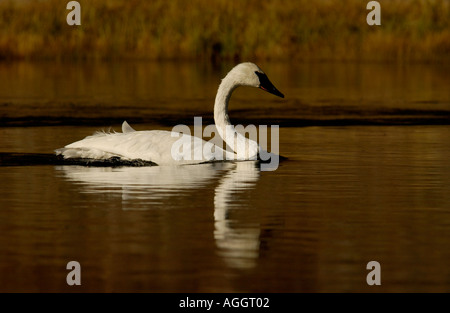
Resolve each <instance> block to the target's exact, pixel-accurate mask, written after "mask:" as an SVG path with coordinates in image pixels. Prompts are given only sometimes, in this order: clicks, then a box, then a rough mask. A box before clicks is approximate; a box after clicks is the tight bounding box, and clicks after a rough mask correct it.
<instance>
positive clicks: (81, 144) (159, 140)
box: [55, 62, 284, 165]
mask: <svg viewBox="0 0 450 313" xmlns="http://www.w3.org/2000/svg"><path fill="white" fill-rule="evenodd" d="M239 86H251V87H256V88H261V89H262V90H265V91H267V92H269V93H272V94H274V95H276V96H279V97H282V98H284V95H283V94H282V93H281V92H280V91H278V90H277V89H276V88H275V86H274V85H273V84H272V83H271V82H270V80H269V79H268V78H267V76H266V74H264V72H263V71H262V70H261V69H260V68H259V67H258V66H257V65H255V64H253V63H250V62H246V63H241V64H238V65H237V66H235V67H234V68H233V69H232V70H231V71H230V72H229V73H228V74H227V75H226V77H225V78H224V79H223V80H222V82H221V84H220V86H219V90H218V92H217V95H216V100H215V104H214V121H215V124H216V127H217V131H218V133H219V135H220V136H221V137H222V139H223V140H224V141H225V142H226V144H227V145H228V146H229V147H231V148H232V149H233V150H234V153H233V152H230V151H226V150H224V149H222V148H220V147H218V146H214V145H213V144H212V143H210V142H206V141H204V140H202V139H199V138H196V137H193V136H190V135H187V134H182V135H180V133H174V132H170V131H162V130H151V131H135V130H134V129H133V128H132V127H131V126H130V125H128V123H127V122H126V121H125V122H124V123H123V125H122V133H96V134H94V135H92V136H88V137H86V138H84V139H82V140H80V141H77V142H74V143H71V144H69V145H67V146H65V147H64V148H61V149H57V150H55V152H56V154H57V155H62V156H63V157H64V158H65V159H70V158H75V159H77V158H82V159H94V160H106V159H109V158H112V157H116V158H117V157H118V158H120V159H121V160H136V159H140V160H143V161H150V162H153V163H156V164H158V165H172V164H179V165H181V164H197V163H203V162H208V161H215V160H224V159H225V160H254V159H256V158H257V156H258V153H259V152H260V147H259V145H258V143H257V142H255V141H253V140H250V139H247V138H245V136H243V135H242V134H240V133H238V132H236V130H235V129H234V127H233V125H232V124H231V123H230V119H229V117H228V102H229V100H230V97H231V94H232V93H233V91H234V90H235V89H236V88H237V87H239ZM180 142H181V143H182V144H183V145H182V146H183V151H176V153H174V149H172V148H173V145H174V144H175V143H177V144H178V145H180ZM205 147H206V148H205ZM175 150H176V149H175ZM193 155H195V156H198V155H201V156H202V158H201V159H199V158H195V157H193Z"/></svg>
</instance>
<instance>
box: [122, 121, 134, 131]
mask: <svg viewBox="0 0 450 313" xmlns="http://www.w3.org/2000/svg"><path fill="white" fill-rule="evenodd" d="M135 131H136V130H135V129H134V128H133V127H131V126H130V124H128V123H127V121H123V123H122V133H132V132H135Z"/></svg>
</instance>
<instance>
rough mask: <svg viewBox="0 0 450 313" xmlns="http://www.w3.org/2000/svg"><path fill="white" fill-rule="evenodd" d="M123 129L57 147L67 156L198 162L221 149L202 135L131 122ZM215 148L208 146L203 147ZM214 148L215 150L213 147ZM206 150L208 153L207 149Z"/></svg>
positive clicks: (206, 160) (57, 151)
mask: <svg viewBox="0 0 450 313" xmlns="http://www.w3.org/2000/svg"><path fill="white" fill-rule="evenodd" d="M122 131H123V132H122V133H105V132H97V133H95V134H94V135H92V136H88V137H86V138H84V139H82V140H79V141H76V142H74V143H71V144H69V145H67V146H65V147H64V148H62V149H58V150H56V154H58V155H62V156H63V157H64V158H65V159H69V158H72V159H73V158H75V159H77V158H80V159H96V160H102V159H103V160H106V159H109V158H112V157H119V158H120V159H123V160H135V159H141V160H143V161H151V162H154V163H156V164H158V165H173V164H179V165H182V164H197V163H202V162H208V161H214V160H216V159H217V158H218V156H219V155H220V154H221V153H222V157H223V150H222V149H221V148H219V147H212V144H211V143H209V142H206V141H204V140H202V139H200V138H195V139H194V137H192V136H190V135H186V134H180V133H175V132H170V131H165V130H150V131H135V130H134V129H133V128H132V127H131V126H130V125H128V123H126V122H124V123H123V125H122ZM205 146H206V147H207V148H212V149H209V151H208V149H205V150H204V147H205ZM211 150H212V151H211ZM205 151H206V153H205ZM199 156H200V157H199Z"/></svg>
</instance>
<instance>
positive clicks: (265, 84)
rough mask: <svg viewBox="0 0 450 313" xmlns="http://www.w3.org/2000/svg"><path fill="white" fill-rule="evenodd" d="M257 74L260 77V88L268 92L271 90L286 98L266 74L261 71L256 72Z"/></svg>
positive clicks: (276, 94) (274, 93) (272, 92)
mask: <svg viewBox="0 0 450 313" xmlns="http://www.w3.org/2000/svg"><path fill="white" fill-rule="evenodd" d="M255 74H256V75H257V76H258V78H259V88H261V89H262V90H265V91H267V92H270V93H271V94H273V95H275V96H278V97H281V98H284V95H283V94H282V93H281V92H280V91H279V90H278V89H277V88H275V86H274V85H273V84H272V83H271V82H270V80H269V78H268V77H267V75H266V74H264V73H260V72H255Z"/></svg>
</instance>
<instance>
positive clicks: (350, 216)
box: [0, 63, 450, 292]
mask: <svg viewBox="0 0 450 313" xmlns="http://www.w3.org/2000/svg"><path fill="white" fill-rule="evenodd" d="M261 66H263V65H261ZM329 66H331V69H332V71H333V73H334V74H335V75H331V76H330V75H326V74H327V72H328V69H327V66H325V65H323V64H318V65H315V66H314V65H296V66H289V65H283V64H269V65H268V66H267V67H268V69H266V68H264V69H265V70H266V72H267V73H268V75H269V77H270V79H271V80H272V82H273V83H274V84H275V85H276V86H277V87H278V88H279V89H280V90H281V91H282V92H284V93H285V94H286V95H287V100H286V101H285V102H284V100H278V99H275V98H273V97H271V95H267V94H264V93H262V92H260V91H259V90H252V89H247V91H246V90H245V89H242V90H237V92H236V97H233V100H232V101H233V102H232V104H231V107H230V110H231V112H230V115H231V118H232V120H233V118H234V117H236V118H237V119H238V120H239V119H240V120H242V121H244V122H249V121H251V122H253V121H255V120H258V119H259V118H261V119H267V120H270V118H274V119H276V120H278V122H280V124H281V125H282V127H281V128H280V147H279V149H280V153H281V154H282V155H283V156H286V157H288V160H286V161H283V162H282V163H281V164H280V166H279V168H278V169H277V170H276V171H273V172H261V171H259V170H258V166H257V164H255V163H254V162H252V161H250V162H240V163H230V162H229V163H215V164H203V165H197V166H185V167H179V168H178V167H175V168H171V167H114V168H110V167H105V168H103V167H102V168H99V167H82V166H65V165H33V166H29V165H26V164H22V165H19V166H0V177H2V179H1V184H2V185H1V188H0V208H1V209H0V282H1V284H0V291H44V292H52V291H64V292H72V291H125V292H134V291H146V292H327V291H331V292H341V291H344V292H360V291H364V292H366V291H367V292H371V291H383V292H404V291H415V292H421V291H425V292H431V291H443V292H448V291H450V269H449V267H448V260H449V259H450V249H448V247H449V244H450V164H449V162H448V160H449V157H450V141H449V138H450V127H448V125H446V124H445V123H443V122H442V121H443V120H444V121H445V120H446V119H447V118H448V115H446V114H448V113H446V112H448V111H449V109H450V105H449V103H450V95H449V91H448V89H447V86H448V83H449V81H450V78H449V77H448V75H447V76H445V75H443V74H442V72H441V69H439V68H433V67H430V66H425V65H417V66H416V67H413V68H407V69H405V68H400V69H399V68H394V69H393V68H392V67H391V66H386V65H373V64H372V65H366V66H363V65H353V64H351V65H348V64H341V65H337V64H334V65H329ZM0 67H3V68H4V70H5V71H6V72H7V73H9V74H10V75H11V76H10V77H15V76H14V75H16V76H17V77H18V80H17V81H15V80H13V79H9V80H8V79H6V76H5V75H6V74H4V73H5V71H0V73H3V74H0V76H1V75H3V76H2V77H0V78H1V81H2V82H5V84H0V86H1V87H0V102H1V103H3V106H2V107H1V111H0V112H1V117H2V123H4V124H5V125H8V127H2V128H0V142H1V151H0V152H2V153H12V152H21V153H51V152H52V151H53V150H54V149H56V148H59V147H62V146H64V145H65V144H67V143H69V142H72V141H74V140H78V139H80V138H83V137H84V136H86V135H89V134H91V133H92V132H94V131H96V130H99V129H102V128H107V127H109V126H112V127H113V128H114V129H117V130H118V129H120V124H119V118H120V116H119V115H120V114H122V115H124V116H126V117H127V118H128V119H129V122H130V123H131V125H132V126H133V118H135V119H136V120H137V121H138V122H140V123H138V124H136V125H134V126H135V127H136V128H137V129H152V128H162V129H170V127H169V126H170V122H175V123H178V122H182V121H186V122H188V123H189V122H191V123H192V121H193V119H190V118H188V117H189V116H193V115H201V114H202V112H205V114H211V113H210V109H211V99H213V98H214V93H215V90H216V88H217V86H216V85H217V82H218V79H217V77H221V74H223V71H224V70H223V69H214V68H210V67H207V66H204V67H199V66H196V65H192V64H191V65H189V64H184V65H181V67H180V68H179V67H177V66H175V65H174V64H166V65H164V64H159V65H155V64H143V65H142V64H135V63H130V64H121V65H117V66H116V67H115V66H112V68H110V69H108V68H106V65H104V64H103V65H102V64H100V65H95V66H93V68H92V69H89V68H90V66H84V65H83V66H80V68H79V69H77V68H76V67H69V70H68V71H67V72H64V73H65V74H62V73H61V72H58V70H56V69H55V68H53V69H52V68H51V67H50V69H49V70H48V71H50V75H48V76H45V79H44V72H45V71H44V69H45V65H42V64H36V65H33V64H11V65H6V64H2V65H1V66H0ZM58 68H59V67H58ZM151 68H153V71H151V70H150V69H151ZM60 70H61V71H62V67H61V68H60ZM144 70H145V71H144ZM225 71H226V70H225ZM405 71H406V72H407V73H405ZM284 72H286V73H287V75H282V73H284ZM58 73H59V74H58ZM127 73H128V74H127ZM377 73H378V74H377ZM176 74H177V75H176ZM127 75H128V76H127ZM383 75H384V76H385V79H382V78H381V77H382V76H383ZM67 76H69V78H67ZM222 76H223V75H222ZM392 76H394V77H397V80H394V79H393V78H392ZM64 77H66V78H67V79H65V78H64ZM120 77H122V78H123V79H119V78H120ZM202 77H206V78H207V79H206V83H205V82H203V79H202ZM308 77H310V79H307V78H308ZM343 77H346V79H343ZM370 77H372V79H369V78H370ZM377 77H378V78H377ZM419 80H420V82H419ZM144 82H146V83H147V84H145V83H144ZM356 82H359V84H357V83H356ZM152 83H154V84H152ZM38 84H40V86H36V85H38ZM155 84H156V87H155ZM205 84H206V85H205ZM166 85H171V87H167V86H166ZM145 86H148V88H147V87H145ZM165 86H166V87H165ZM370 86H371V88H369V87H370ZM97 91H98V92H97ZM366 91H367V93H366ZM381 91H383V92H381ZM185 103H188V104H189V107H188V108H186V104H185ZM147 104H148V108H146V107H144V105H147ZM191 104H192V106H191ZM296 106H298V108H297V107H296ZM109 107H111V108H112V109H108V110H103V109H104V108H109ZM274 107H281V108H283V109H282V110H279V111H273V108H274ZM341 108H342V110H341ZM116 109H117V111H116ZM305 109H306V112H305ZM174 110H175V111H177V112H175V113H174V112H173V111H174ZM155 112H160V113H161V114H162V115H164V116H166V117H168V118H169V121H157V117H155V116H154V115H152V114H153V113H155ZM252 112H253V113H252ZM272 112H273V114H272ZM342 112H343V113H342ZM150 113H151V114H150ZM147 114H149V115H147ZM155 114H156V113H155ZM190 114H191V115H190ZM147 116H149V119H148V120H149V122H145V120H146V117H147ZM130 118H131V120H130ZM344 118H348V119H347V120H346V121H347V124H346V123H342V122H336V121H339V120H342V119H344ZM77 120H79V121H80V123H81V124H80V125H72V124H75V122H76V121H77ZM393 120H394V121H395V123H393V124H396V125H394V126H388V125H387V124H389V122H392V121H393ZM321 121H322V122H323V121H325V122H323V123H321ZM348 121H350V122H348ZM351 121H353V122H351ZM355 121H356V122H355ZM371 121H372V122H373V121H377V124H381V125H382V126H380V125H378V126H368V125H367V124H373V123H371ZM294 122H295V123H297V126H295V125H294V124H295V123H294ZM312 122H314V123H317V124H319V125H322V126H311V127H303V126H305V125H309V124H310V123H312ZM108 123H109V124H108ZM283 123H284V124H283ZM340 124H344V125H340ZM354 124H361V125H354ZM364 124H365V125H364ZM402 124H409V126H402ZM439 124H442V125H439ZM14 125H16V126H14ZM30 125H40V126H30ZM49 125H53V126H49ZM173 125H174V124H173ZM283 125H284V126H283ZM323 125H328V126H323ZM330 125H332V126H330ZM333 125H334V126H333ZM337 125H339V126H337ZM351 125H352V126H351ZM24 126H26V127H24ZM288 126H289V127H288ZM72 260H76V261H78V262H79V263H80V264H81V268H82V271H81V273H82V278H81V279H82V285H81V286H79V287H70V286H68V285H67V284H66V275H67V274H68V272H69V271H68V270H66V264H67V263H68V262H69V261H72ZM372 260H375V261H378V262H379V263H380V264H381V282H382V285H381V286H368V285H367V283H366V276H367V274H368V273H369V271H368V270H367V269H366V265H367V263H368V262H369V261H372Z"/></svg>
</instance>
